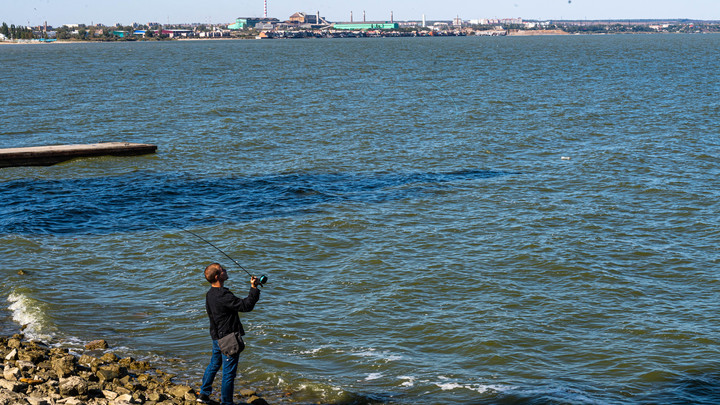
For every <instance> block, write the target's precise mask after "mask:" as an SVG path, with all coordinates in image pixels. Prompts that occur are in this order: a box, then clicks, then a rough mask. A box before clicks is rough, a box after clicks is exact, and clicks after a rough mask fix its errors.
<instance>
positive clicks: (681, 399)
mask: <svg viewBox="0 0 720 405" xmlns="http://www.w3.org/2000/svg"><path fill="white" fill-rule="evenodd" d="M638 402H639V403H643V404H678V405H680V404H708V405H710V404H720V374H718V373H716V372H712V373H702V374H693V375H685V376H682V377H681V378H678V379H676V380H672V381H670V382H667V383H663V384H661V385H660V386H659V387H656V388H655V389H654V390H653V391H652V392H650V393H648V394H645V395H642V396H639V398H638Z"/></svg>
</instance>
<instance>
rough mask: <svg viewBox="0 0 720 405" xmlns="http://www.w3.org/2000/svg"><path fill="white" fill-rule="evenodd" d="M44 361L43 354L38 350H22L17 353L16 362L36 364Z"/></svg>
mask: <svg viewBox="0 0 720 405" xmlns="http://www.w3.org/2000/svg"><path fill="white" fill-rule="evenodd" d="M43 359H45V353H43V352H42V351H40V350H22V351H20V352H19V353H18V360H22V361H29V362H30V363H33V364H37V363H39V362H41V361H42V360H43Z"/></svg>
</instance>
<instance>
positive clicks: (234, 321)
mask: <svg viewBox="0 0 720 405" xmlns="http://www.w3.org/2000/svg"><path fill="white" fill-rule="evenodd" d="M228 278H229V277H228V273H227V270H225V268H223V267H222V266H221V265H220V264H218V263H213V264H211V265H209V266H207V267H206V268H205V279H206V280H207V281H208V282H209V283H210V290H208V292H207V294H205V310H206V311H207V314H208V318H209V319H210V337H211V338H212V342H213V343H212V356H211V357H210V364H209V365H208V366H207V368H206V369H205V374H204V375H203V379H202V386H201V387H200V394H199V396H198V398H197V401H198V402H202V403H208V402H209V401H210V394H211V393H212V384H213V380H214V379H215V375H216V374H217V372H218V371H219V370H220V368H221V367H222V385H221V388H220V399H221V402H222V404H223V405H231V404H233V393H234V391H235V376H236V374H237V366H238V359H239V357H240V352H238V353H236V354H234V355H231V356H228V355H225V354H223V353H222V352H221V350H220V345H219V344H218V340H220V339H221V338H223V337H225V336H227V335H229V334H234V333H235V332H239V333H240V335H241V336H242V335H244V334H245V331H244V330H243V326H242V323H240V317H239V316H238V312H250V311H252V310H253V308H254V307H255V304H256V303H257V302H258V300H259V299H260V290H259V289H258V285H260V281H261V279H259V278H257V277H255V276H251V277H250V292H249V293H248V296H247V297H245V298H242V299H241V298H238V297H236V296H235V295H234V294H233V293H232V292H231V291H230V290H229V289H228V288H225V287H224V284H225V281H227V280H228ZM243 347H244V346H243ZM240 351H242V347H241V348H240Z"/></svg>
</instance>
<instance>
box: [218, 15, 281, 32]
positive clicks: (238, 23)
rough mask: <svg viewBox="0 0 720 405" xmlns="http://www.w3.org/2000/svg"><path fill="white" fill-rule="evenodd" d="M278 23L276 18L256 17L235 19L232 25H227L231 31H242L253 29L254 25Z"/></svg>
mask: <svg viewBox="0 0 720 405" xmlns="http://www.w3.org/2000/svg"><path fill="white" fill-rule="evenodd" d="M278 22H280V21H279V20H278V19H277V18H265V17H264V18H258V17H249V18H247V17H241V18H236V19H235V23H234V24H230V25H228V29H231V30H244V29H246V28H255V26H256V25H258V24H260V25H262V26H266V25H274V24H277V23H278Z"/></svg>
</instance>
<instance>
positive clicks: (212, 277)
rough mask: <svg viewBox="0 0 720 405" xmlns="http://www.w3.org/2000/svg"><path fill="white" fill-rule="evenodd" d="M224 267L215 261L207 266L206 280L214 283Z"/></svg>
mask: <svg viewBox="0 0 720 405" xmlns="http://www.w3.org/2000/svg"><path fill="white" fill-rule="evenodd" d="M222 271H223V268H222V266H221V265H219V264H218V263H213V264H211V265H209V266H207V267H205V280H207V281H208V283H210V284H212V283H214V282H216V281H217V278H218V276H219V275H220V273H222Z"/></svg>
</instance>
